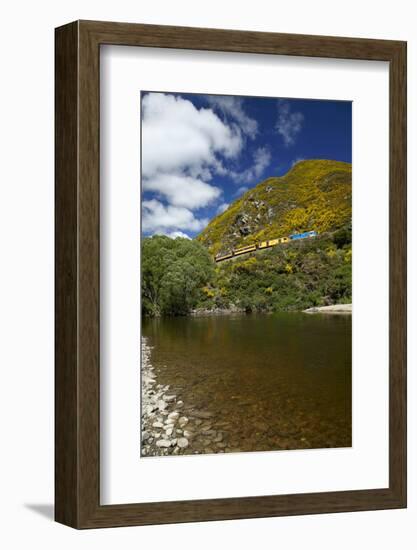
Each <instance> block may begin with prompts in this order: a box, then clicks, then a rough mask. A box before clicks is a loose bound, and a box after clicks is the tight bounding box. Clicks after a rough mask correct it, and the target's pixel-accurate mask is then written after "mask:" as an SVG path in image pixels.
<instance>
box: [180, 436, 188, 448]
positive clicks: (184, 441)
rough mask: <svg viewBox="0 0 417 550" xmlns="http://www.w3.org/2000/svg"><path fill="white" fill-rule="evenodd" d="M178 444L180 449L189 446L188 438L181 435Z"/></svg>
mask: <svg viewBox="0 0 417 550" xmlns="http://www.w3.org/2000/svg"><path fill="white" fill-rule="evenodd" d="M177 445H178V447H179V448H180V449H185V448H186V447H188V439H186V438H185V437H180V438H179V439H178V441H177Z"/></svg>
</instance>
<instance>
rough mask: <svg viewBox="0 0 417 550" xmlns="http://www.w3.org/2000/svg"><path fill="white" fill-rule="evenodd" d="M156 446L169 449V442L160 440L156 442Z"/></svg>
mask: <svg viewBox="0 0 417 550" xmlns="http://www.w3.org/2000/svg"><path fill="white" fill-rule="evenodd" d="M156 445H157V446H158V447H166V448H168V447H171V441H169V440H168V439H160V440H159V441H157V442H156Z"/></svg>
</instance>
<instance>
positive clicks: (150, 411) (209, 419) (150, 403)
mask: <svg viewBox="0 0 417 550" xmlns="http://www.w3.org/2000/svg"><path fill="white" fill-rule="evenodd" d="M151 349H152V348H151V347H150V346H149V344H148V342H147V339H146V338H142V367H141V368H142V372H141V374H142V384H141V386H142V388H141V391H142V426H141V428H142V431H141V437H142V441H141V456H166V455H180V454H201V453H221V452H228V451H233V452H237V451H239V450H240V449H236V448H233V447H231V446H230V445H229V444H228V442H227V439H228V438H227V433H226V432H225V431H224V430H222V429H220V430H219V429H218V428H219V427H220V428H221V425H222V423H221V421H220V422H219V421H218V419H216V418H215V415H214V413H212V412H210V411H207V410H196V409H194V408H192V407H191V406H190V405H187V404H186V403H184V401H183V400H182V399H181V398H180V396H179V395H176V394H175V393H173V392H172V391H170V386H169V385H164V384H160V383H158V379H157V375H156V373H155V369H154V367H153V366H152V364H151ZM214 424H216V427H214Z"/></svg>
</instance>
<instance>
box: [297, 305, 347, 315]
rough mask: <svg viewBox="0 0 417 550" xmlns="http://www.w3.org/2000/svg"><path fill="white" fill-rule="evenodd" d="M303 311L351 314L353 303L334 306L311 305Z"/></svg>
mask: <svg viewBox="0 0 417 550" xmlns="http://www.w3.org/2000/svg"><path fill="white" fill-rule="evenodd" d="M303 313H335V314H338V313H339V314H340V313H342V314H351V313H352V304H335V305H333V306H322V307H310V308H308V309H305V310H304V312H303Z"/></svg>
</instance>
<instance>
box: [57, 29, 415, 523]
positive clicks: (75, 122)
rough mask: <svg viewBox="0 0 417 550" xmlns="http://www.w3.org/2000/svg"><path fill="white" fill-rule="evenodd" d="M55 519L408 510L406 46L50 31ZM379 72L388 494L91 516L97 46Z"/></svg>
mask: <svg viewBox="0 0 417 550" xmlns="http://www.w3.org/2000/svg"><path fill="white" fill-rule="evenodd" d="M55 39H56V66H55V71H56V73H55V75H56V104H55V108H56V165H55V168H56V333H55V345H56V367H55V368H56V370H55V376H56V378H55V380H56V381H55V389H56V394H55V395H56V397H55V413H56V416H55V437H56V442H55V449H56V451H55V465H56V466H55V468H56V470H55V483H56V496H55V518H56V521H58V522H60V523H63V524H65V525H69V526H71V527H75V528H99V527H117V526H128V525H145V524H158V523H176V522H191V521H208V520H224V519H237V518H256V517H266V516H288V515H295V514H318V513H330V512H349V511H351V512H352V511H360V510H380V509H387V508H404V507H405V506H406V43H405V42H399V41H386V40H367V39H357V38H335V37H326V36H305V35H293V34H275V33H260V32H247V31H229V30H215V29H197V28H185V27H184V28H183V27H169V26H156V25H140V24H130V23H129V24H124V23H110V22H93V21H76V22H73V23H70V24H68V25H65V26H62V27H59V28H57V29H56V36H55ZM104 44H117V45H126V46H132V47H140V46H146V47H158V48H180V49H189V50H210V51H224V52H246V53H264V54H271V55H290V56H307V57H322V58H339V59H356V60H375V61H386V62H389V79H390V99H389V101H390V130H389V132H390V136H389V138H390V149H389V155H390V158H389V163H390V167H389V178H390V181H389V205H390V214H389V231H390V248H389V487H387V488H382V489H370V490H353V491H339V492H323V493H312V494H292V495H268V496H256V497H246V498H223V499H210V500H191V501H177V502H153V503H142V504H134V503H133V504H128V505H127V504H123V505H100V496H99V488H100V483H99V479H100V467H99V464H100V463H99V457H100V455H99V446H100V421H99V418H100V399H99V396H100V393H99V388H100V369H99V365H100V355H99V349H100V346H99V303H100V301H99V288H100V279H99V250H100V247H99V239H100V235H99V201H100V192H99V173H100V170H99V97H100V94H99V83H100V79H99V56H100V46H101V45H104Z"/></svg>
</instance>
